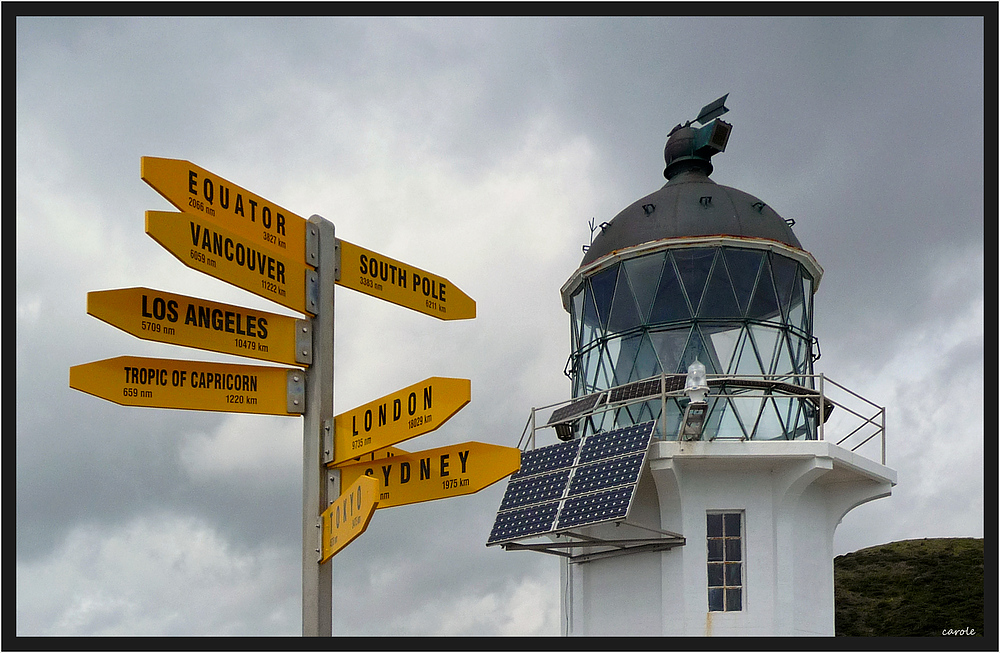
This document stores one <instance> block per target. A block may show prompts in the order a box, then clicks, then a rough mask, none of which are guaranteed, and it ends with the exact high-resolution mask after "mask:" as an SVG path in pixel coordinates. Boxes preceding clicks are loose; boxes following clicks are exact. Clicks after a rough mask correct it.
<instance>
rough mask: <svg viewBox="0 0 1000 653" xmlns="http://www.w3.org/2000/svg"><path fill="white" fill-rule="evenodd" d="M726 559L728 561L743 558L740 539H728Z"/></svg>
mask: <svg viewBox="0 0 1000 653" xmlns="http://www.w3.org/2000/svg"><path fill="white" fill-rule="evenodd" d="M724 541H725V543H726V561H727V562H739V561H740V560H742V559H743V558H742V557H741V556H740V541H739V540H738V539H736V540H730V539H726V540H724Z"/></svg>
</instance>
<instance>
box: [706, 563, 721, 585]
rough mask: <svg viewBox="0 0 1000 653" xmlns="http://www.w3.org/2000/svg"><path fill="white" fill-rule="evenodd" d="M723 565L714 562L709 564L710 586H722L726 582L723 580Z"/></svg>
mask: <svg viewBox="0 0 1000 653" xmlns="http://www.w3.org/2000/svg"><path fill="white" fill-rule="evenodd" d="M722 568H723V565H722V564H713V565H709V566H708V586H709V587H722V586H723V585H724V584H725V583H723V582H722V578H723V570H722Z"/></svg>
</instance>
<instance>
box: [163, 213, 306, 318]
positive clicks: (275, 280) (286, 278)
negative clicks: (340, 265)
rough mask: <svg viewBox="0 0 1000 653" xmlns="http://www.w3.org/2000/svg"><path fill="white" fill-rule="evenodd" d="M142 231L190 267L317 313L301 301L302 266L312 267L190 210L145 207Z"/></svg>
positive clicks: (303, 297) (258, 293)
mask: <svg viewBox="0 0 1000 653" xmlns="http://www.w3.org/2000/svg"><path fill="white" fill-rule="evenodd" d="M146 233H147V234H149V235H150V236H151V237H152V238H153V240H155V241H156V242H158V243H159V244H160V245H162V246H163V248H164V249H166V250H167V251H168V252H170V253H171V254H173V255H174V256H175V257H176V258H177V260H178V261H180V262H181V263H183V264H184V265H186V266H188V267H189V268H192V269H194V270H198V271H199V272H204V273H205V274H207V275H209V276H212V277H215V278H216V279H221V280H222V281H225V282H227V283H231V284H233V285H234V286H236V287H237V288H242V289H243V290H248V291H250V292H252V293H254V294H255V295H260V296H261V297H264V298H265V299H270V300H271V301H274V302H277V303H279V304H281V305H282V306H286V307H288V308H290V309H292V310H295V311H299V312H300V313H311V314H313V315H315V314H316V311H317V309H316V307H315V306H314V305H312V304H307V303H306V294H307V293H306V282H307V276H306V271H307V269H308V270H310V272H311V269H310V268H308V266H306V265H305V264H304V263H299V262H296V261H295V260H293V259H291V258H288V257H286V256H283V255H281V254H278V253H276V252H273V251H271V250H269V249H264V248H262V247H257V246H254V245H252V244H250V242H249V241H248V240H247V239H246V238H244V237H243V236H239V235H237V234H236V233H235V232H232V231H230V230H228V229H225V228H223V227H218V226H216V225H214V224H212V223H211V222H209V221H207V220H205V219H203V218H199V217H198V216H195V215H191V214H189V213H170V212H166V211H146ZM311 278H312V279H315V273H312V274H311Z"/></svg>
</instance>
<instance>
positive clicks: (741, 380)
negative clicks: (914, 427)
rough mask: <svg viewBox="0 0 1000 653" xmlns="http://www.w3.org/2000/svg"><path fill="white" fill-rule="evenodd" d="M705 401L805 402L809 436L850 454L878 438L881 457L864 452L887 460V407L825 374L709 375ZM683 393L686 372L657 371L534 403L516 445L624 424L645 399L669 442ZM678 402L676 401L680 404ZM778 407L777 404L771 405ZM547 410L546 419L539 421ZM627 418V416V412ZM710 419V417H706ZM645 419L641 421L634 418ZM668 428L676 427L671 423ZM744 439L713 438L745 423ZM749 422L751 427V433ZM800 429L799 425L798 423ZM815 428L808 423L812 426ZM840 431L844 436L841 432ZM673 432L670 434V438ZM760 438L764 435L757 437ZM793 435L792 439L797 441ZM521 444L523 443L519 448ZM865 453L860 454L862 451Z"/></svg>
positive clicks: (530, 445) (661, 434)
mask: <svg viewBox="0 0 1000 653" xmlns="http://www.w3.org/2000/svg"><path fill="white" fill-rule="evenodd" d="M706 378H707V380H708V385H709V388H710V391H709V394H708V396H707V397H706V399H707V400H709V401H714V402H718V401H720V400H722V401H723V402H729V405H732V403H733V402H736V401H747V400H754V399H756V400H757V401H758V402H761V401H762V400H766V399H767V398H773V399H775V400H782V401H798V402H800V403H801V402H808V403H806V406H805V414H806V415H812V416H814V418H815V426H814V430H813V431H812V432H813V433H815V435H814V436H813V437H812V438H809V437H807V438H806V439H808V440H812V439H817V440H827V439H828V436H829V435H830V434H833V433H835V434H837V437H838V439H837V440H836V442H835V443H834V444H836V445H837V446H843V447H845V448H849V449H850V451H852V452H858V450H859V449H861V448H862V447H864V446H865V445H867V444H868V443H869V442H871V441H872V440H874V439H875V438H878V439H879V441H880V444H881V451H880V455H878V456H877V457H876V456H867V455H866V457H869V458H873V459H877V460H879V461H880V462H881V464H883V465H884V464H885V461H886V428H885V408H884V407H882V406H879V405H878V404H875V403H874V402H872V401H870V400H868V399H866V398H865V397H863V396H861V395H860V394H858V393H857V392H854V391H853V390H851V389H850V388H848V387H846V386H844V385H842V384H840V383H837V382H836V381H834V380H833V379H830V378H829V377H827V376H826V375H824V374H781V375H774V374H771V375H766V374H756V375H752V374H747V375H730V374H709V375H707V377H706ZM686 399H687V396H686V395H685V391H684V375H677V374H671V375H663V374H661V375H658V376H655V377H650V378H648V379H643V380H641V381H635V382H631V383H626V384H622V385H619V386H614V387H611V388H608V389H606V390H598V391H596V392H593V393H590V394H588V395H585V396H581V397H575V398H573V399H568V400H564V401H559V402H556V403H552V404H548V405H546V406H540V407H533V408H532V409H531V412H530V414H529V416H528V420H527V423H526V424H525V427H524V430H523V431H522V434H521V438H520V440H519V441H518V447H521V448H524V449H534V448H536V447H537V442H538V440H537V432H538V431H539V430H541V429H546V428H554V429H555V431H556V433H557V435H558V437H559V439H560V440H569V439H572V438H573V437H575V435H574V434H575V433H577V432H597V431H600V430H603V425H604V424H605V423H606V422H607V419H606V417H607V415H606V414H607V413H611V414H610V418H611V423H612V424H613V425H614V427H619V426H624V425H626V424H624V423H623V419H622V415H623V414H624V411H623V409H625V408H627V407H629V406H635V405H637V404H642V403H646V402H654V401H657V400H658V401H659V408H660V414H659V416H654V418H655V419H657V420H658V421H659V424H658V425H657V426H658V428H657V430H658V431H659V437H660V438H661V439H664V440H672V439H674V437H676V432H671V430H670V429H668V425H667V420H665V419H664V415H666V414H667V407H668V403H669V402H670V401H679V402H684V401H686ZM679 405H680V404H679ZM775 405H777V404H775ZM546 414H548V418H547V420H543V419H540V417H544V416H545V415H546ZM628 415H629V417H628V418H626V421H627V420H628V419H631V414H630V413H629V414H628ZM709 419H711V418H709ZM636 421H637V422H638V421H645V420H643V419H639V420H636ZM670 428H671V429H673V428H675V427H672V426H671V427H670ZM740 428H741V429H743V435H742V437H736V438H734V437H732V436H728V437H727V436H718V435H717V436H713V437H711V438H709V439H712V440H715V439H719V440H733V439H737V440H748V439H751V436H752V435H754V433H752V432H751V434H749V435H748V434H747V433H746V430H745V427H744V426H742V423H741V426H740ZM752 428H753V427H752V426H751V431H752ZM800 428H801V427H800ZM812 428H813V427H810V429H812ZM842 433H844V435H841V434H842ZM672 436H673V437H672ZM755 439H762V438H755ZM799 439H802V438H801V437H793V438H790V440H799ZM522 445H523V446H522ZM863 455H864V454H863Z"/></svg>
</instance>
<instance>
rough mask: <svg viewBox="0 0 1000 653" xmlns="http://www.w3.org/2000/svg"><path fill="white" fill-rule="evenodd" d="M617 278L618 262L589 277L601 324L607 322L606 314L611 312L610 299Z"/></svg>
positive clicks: (604, 324) (612, 296) (605, 324)
mask: <svg viewBox="0 0 1000 653" xmlns="http://www.w3.org/2000/svg"><path fill="white" fill-rule="evenodd" d="M617 278H618V264H617V263H616V264H614V265H612V266H611V267H610V268H608V269H607V270H603V271H602V272H598V273H597V274H596V275H594V276H593V277H592V278H591V279H590V287H591V288H592V289H593V291H594V300H595V301H596V302H597V314H598V316H599V319H600V321H601V326H602V327H606V326H607V324H608V315H609V314H610V313H611V300H612V299H613V298H614V295H615V281H616V280H617Z"/></svg>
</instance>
